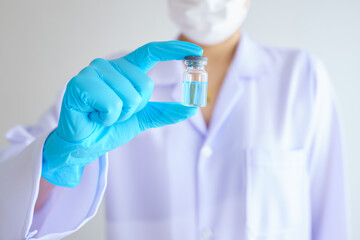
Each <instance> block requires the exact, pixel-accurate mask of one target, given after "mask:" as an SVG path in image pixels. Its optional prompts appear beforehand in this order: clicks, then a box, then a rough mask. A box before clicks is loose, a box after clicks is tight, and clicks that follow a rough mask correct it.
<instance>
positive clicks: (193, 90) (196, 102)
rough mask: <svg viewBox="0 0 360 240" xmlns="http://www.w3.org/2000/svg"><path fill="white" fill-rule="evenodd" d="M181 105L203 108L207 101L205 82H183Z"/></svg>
mask: <svg viewBox="0 0 360 240" xmlns="http://www.w3.org/2000/svg"><path fill="white" fill-rule="evenodd" d="M183 101H184V102H183V104H184V105H187V106H194V107H205V106H206V101H207V82H188V81H183Z"/></svg>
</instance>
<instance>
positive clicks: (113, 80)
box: [42, 41, 202, 187]
mask: <svg viewBox="0 0 360 240" xmlns="http://www.w3.org/2000/svg"><path fill="white" fill-rule="evenodd" d="M190 55H192V56H201V55H202V49H201V48H200V47H198V46H196V45H194V44H191V43H187V42H180V41H169V42H153V43H148V44H146V45H144V46H142V47H140V48H138V49H136V50H135V51H134V52H132V53H130V54H128V55H126V56H125V57H122V58H119V59H115V60H111V61H107V60H104V59H95V60H94V61H92V62H91V64H90V65H89V66H88V67H86V68H84V69H83V70H82V71H81V72H80V73H79V74H78V75H77V76H75V77H74V78H72V79H71V80H70V82H69V83H68V85H67V88H66V91H65V95H64V98H63V101H62V106H61V113H60V119H59V124H58V127H57V128H56V129H55V130H54V131H53V132H52V133H51V134H50V135H49V136H48V138H47V140H46V142H45V144H44V149H43V167H42V176H43V177H44V178H45V179H46V180H48V181H49V182H51V183H53V184H55V185H59V186H66V187H75V186H76V185H77V184H78V183H79V182H80V179H81V176H82V173H83V170H84V166H85V165H87V164H89V163H91V162H92V161H94V160H95V159H97V158H98V157H99V156H101V155H103V154H105V153H106V152H109V151H111V150H112V149H114V148H117V147H119V146H121V145H123V144H125V143H127V142H128V141H129V140H131V139H132V138H133V137H135V136H136V135H138V134H139V133H141V132H142V131H145V130H146V129H149V128H156V127H161V126H164V125H168V124H173V123H177V122H180V121H183V120H185V119H187V118H189V117H191V116H193V115H194V114H195V113H196V112H197V108H193V107H186V106H183V105H181V104H180V103H162V102H149V99H150V96H151V93H152V90H153V87H154V82H153V81H152V80H151V79H150V78H149V77H148V76H147V75H146V72H147V71H148V70H150V69H151V68H152V67H153V66H154V65H155V64H156V63H157V62H158V61H168V60H182V59H184V58H185V56H190ZM169 77H172V76H169ZM139 151H141V149H139Z"/></svg>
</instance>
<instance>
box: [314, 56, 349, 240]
mask: <svg viewBox="0 0 360 240" xmlns="http://www.w3.org/2000/svg"><path fill="white" fill-rule="evenodd" d="M312 65H313V67H314V68H313V69H314V71H313V79H314V82H313V89H314V91H313V92H314V94H313V95H314V103H315V104H314V108H313V116H314V117H313V124H312V131H311V133H312V134H310V140H309V146H308V152H309V155H310V156H309V159H310V163H309V166H310V184H311V185H310V186H311V222H312V224H311V229H312V231H311V235H312V238H311V239H313V240H329V239H334V240H335V239H339V240H340V239H341V240H346V239H348V227H347V209H346V194H345V181H344V158H343V151H342V139H341V131H340V121H339V115H338V112H337V108H336V104H335V103H336V102H335V101H334V100H335V99H334V94H333V89H332V87H331V84H330V81H329V78H328V75H327V72H326V71H325V68H324V67H323V65H322V63H321V62H319V61H318V60H313V64H312Z"/></svg>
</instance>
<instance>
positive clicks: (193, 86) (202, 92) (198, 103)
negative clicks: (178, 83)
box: [183, 56, 208, 107]
mask: <svg viewBox="0 0 360 240" xmlns="http://www.w3.org/2000/svg"><path fill="white" fill-rule="evenodd" d="M206 64H207V57H199V56H188V57H185V65H186V70H185V72H184V81H183V104H184V105H186V106H193V107H205V106H206V100H207V88H208V74H207V72H206V71H205V65H206Z"/></svg>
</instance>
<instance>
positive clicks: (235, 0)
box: [168, 0, 249, 45]
mask: <svg viewBox="0 0 360 240" xmlns="http://www.w3.org/2000/svg"><path fill="white" fill-rule="evenodd" d="M248 5H249V4H248V2H247V0H168V6H169V14H170V17H171V19H172V20H173V21H174V22H175V24H177V25H178V27H179V28H180V30H181V32H182V33H183V34H184V35H185V37H187V38H189V39H190V40H191V41H193V42H195V43H199V44H202V45H214V44H217V43H221V42H223V41H225V40H226V39H228V38H229V37H230V36H231V35H232V34H234V33H235V31H236V30H238V29H239V28H240V26H241V25H242V23H243V22H244V20H245V17H246V14H247V11H248Z"/></svg>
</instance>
